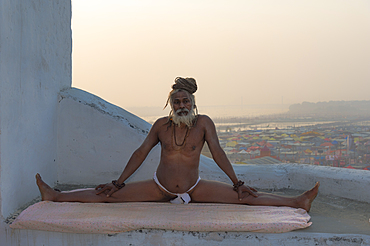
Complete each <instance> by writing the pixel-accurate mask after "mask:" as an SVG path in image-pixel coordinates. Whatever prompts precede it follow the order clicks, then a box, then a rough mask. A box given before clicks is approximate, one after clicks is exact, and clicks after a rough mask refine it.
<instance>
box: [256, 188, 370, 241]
mask: <svg viewBox="0 0 370 246" xmlns="http://www.w3.org/2000/svg"><path fill="white" fill-rule="evenodd" d="M263 191H266V192H273V193H274V194H280V195H287V196H294V195H299V194H301V193H302V192H303V191H297V190H288V189H283V190H277V191H271V190H263ZM309 215H310V216H311V222H312V225H311V226H310V227H308V228H306V229H302V230H300V232H307V233H338V234H364V235H370V222H369V219H370V204H369V203H365V202H359V201H355V200H350V199H346V198H341V197H336V196H328V195H321V194H320V192H319V194H318V196H317V197H316V199H315V200H314V202H313V203H312V207H311V211H310V212H309Z"/></svg>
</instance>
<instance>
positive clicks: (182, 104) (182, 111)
mask: <svg viewBox="0 0 370 246" xmlns="http://www.w3.org/2000/svg"><path fill="white" fill-rule="evenodd" d="M191 110H192V103H191V99H190V98H189V97H188V94H187V93H186V92H184V91H179V92H176V93H175V94H173V112H174V114H177V115H178V116H186V115H188V113H189V112H190V111H191Z"/></svg>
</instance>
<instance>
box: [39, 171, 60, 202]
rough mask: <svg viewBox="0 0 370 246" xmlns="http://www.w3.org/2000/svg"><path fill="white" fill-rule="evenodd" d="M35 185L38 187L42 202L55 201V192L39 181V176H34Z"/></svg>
mask: <svg viewBox="0 0 370 246" xmlns="http://www.w3.org/2000/svg"><path fill="white" fill-rule="evenodd" d="M36 184H37V186H38V187H39V190H40V193H41V200H42V201H56V197H57V192H56V191H55V190H53V189H52V188H50V186H49V185H47V184H46V183H45V182H44V181H43V180H42V179H41V176H40V174H36Z"/></svg>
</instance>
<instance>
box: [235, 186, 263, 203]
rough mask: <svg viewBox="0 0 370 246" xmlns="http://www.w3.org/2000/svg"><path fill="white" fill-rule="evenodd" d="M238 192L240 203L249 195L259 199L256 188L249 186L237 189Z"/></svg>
mask: <svg viewBox="0 0 370 246" xmlns="http://www.w3.org/2000/svg"><path fill="white" fill-rule="evenodd" d="M237 192H238V198H239V201H241V200H243V199H244V198H246V197H247V196H249V195H252V196H254V197H258V195H257V194H256V193H257V192H258V191H257V190H256V189H255V188H253V187H250V186H247V185H242V186H239V187H238V189H237Z"/></svg>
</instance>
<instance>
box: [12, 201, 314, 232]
mask: <svg viewBox="0 0 370 246" xmlns="http://www.w3.org/2000/svg"><path fill="white" fill-rule="evenodd" d="M309 220H310V216H309V215H308V214H307V212H306V211H305V210H303V209H294V208H288V207H267V206H246V205H230V204H208V203H191V204H188V205H174V204H170V203H154V202H140V203H138V202H135V203H110V204H108V203H70V202H63V203H56V202H39V203H36V204H34V205H32V206H30V207H28V208H27V209H26V210H24V211H23V212H22V213H21V214H20V215H19V216H18V217H17V219H16V220H15V221H14V222H13V223H12V224H11V225H10V227H11V228H14V229H30V230H43V231H55V232H68V233H104V234H112V233H120V232H125V231H130V230H137V229H144V228H147V229H149V228H150V229H166V230H178V231H248V232H267V233H281V232H288V231H291V230H296V229H301V228H306V227H308V226H310V225H311V222H308V221H309Z"/></svg>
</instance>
